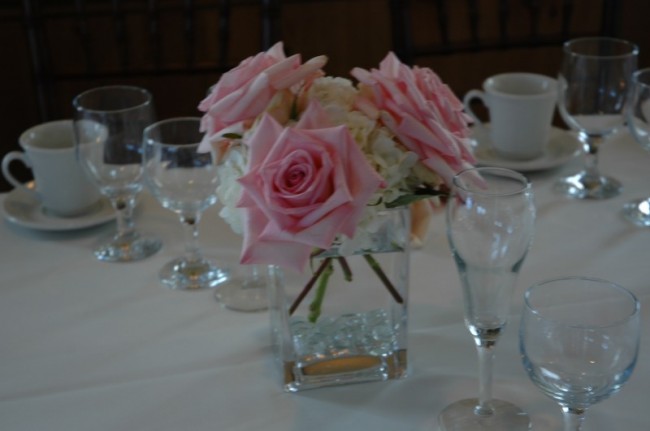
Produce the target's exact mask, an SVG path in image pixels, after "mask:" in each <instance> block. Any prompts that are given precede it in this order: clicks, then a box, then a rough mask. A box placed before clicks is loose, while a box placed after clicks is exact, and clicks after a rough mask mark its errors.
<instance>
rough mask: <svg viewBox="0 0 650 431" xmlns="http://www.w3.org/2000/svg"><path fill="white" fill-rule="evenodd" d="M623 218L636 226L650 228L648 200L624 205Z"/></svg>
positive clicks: (649, 205) (649, 204)
mask: <svg viewBox="0 0 650 431" xmlns="http://www.w3.org/2000/svg"><path fill="white" fill-rule="evenodd" d="M623 216H624V217H625V218H626V219H628V220H629V221H631V222H632V223H634V224H635V225H637V226H643V227H645V226H650V198H645V199H638V200H635V201H632V202H628V203H626V204H625V205H624V206H623Z"/></svg>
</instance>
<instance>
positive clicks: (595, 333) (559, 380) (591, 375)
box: [519, 277, 640, 431]
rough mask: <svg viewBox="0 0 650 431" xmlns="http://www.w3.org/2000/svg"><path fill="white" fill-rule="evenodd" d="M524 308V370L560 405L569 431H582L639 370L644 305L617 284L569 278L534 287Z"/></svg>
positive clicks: (522, 347) (527, 297) (522, 339)
mask: <svg viewBox="0 0 650 431" xmlns="http://www.w3.org/2000/svg"><path fill="white" fill-rule="evenodd" d="M524 303H525V305H524V311H523V315H522V319H521V325H520V331H519V346H520V350H521V355H522V360H523V364H524V368H525V369H526V371H527V372H528V375H529V376H530V378H531V380H532V381H533V383H534V384H535V385H537V387H538V388H539V389H541V390H542V392H543V393H544V394H545V395H547V396H548V397H550V398H552V399H554V400H555V401H557V402H558V403H559V404H560V406H561V408H562V412H563V417H564V430H565V431H578V430H580V427H581V425H582V423H583V421H584V417H585V413H586V411H587V409H588V408H589V407H590V406H592V405H593V404H595V403H597V402H599V401H601V400H604V399H606V398H608V397H609V396H611V395H612V394H614V393H616V392H618V391H619V390H620V389H621V387H622V386H623V385H624V384H625V382H626V381H627V380H628V379H629V378H630V376H631V374H632V371H633V370H634V366H635V364H636V360H637V356H638V351H639V326H640V323H639V321H640V312H639V309H640V306H639V302H638V300H637V299H636V297H635V296H634V295H633V294H632V293H631V292H629V291H627V290H626V289H624V288H622V287H620V286H618V285H616V284H614V283H611V282H608V281H605V280H598V279H590V278H586V277H568V278H558V279H554V280H549V281H545V282H542V283H539V284H536V285H534V286H532V287H530V288H529V289H528V290H527V291H526V293H525V295H524Z"/></svg>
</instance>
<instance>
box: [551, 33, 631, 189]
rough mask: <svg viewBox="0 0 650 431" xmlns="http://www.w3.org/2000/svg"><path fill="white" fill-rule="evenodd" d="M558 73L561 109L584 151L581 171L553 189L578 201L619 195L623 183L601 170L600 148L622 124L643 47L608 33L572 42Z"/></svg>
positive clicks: (559, 182)
mask: <svg viewBox="0 0 650 431" xmlns="http://www.w3.org/2000/svg"><path fill="white" fill-rule="evenodd" d="M563 49H564V57H563V61H562V66H561V69H560V73H559V76H558V110H559V111H560V114H561V116H562V119H563V120H564V122H565V123H566V124H567V125H568V126H569V127H570V128H571V129H573V130H576V131H577V132H578V137H579V138H580V140H581V141H582V143H583V147H584V151H585V167H584V169H583V170H582V171H580V172H578V173H576V174H573V175H570V176H567V177H564V178H561V179H560V180H559V181H558V182H557V183H556V184H555V189H556V190H557V191H559V192H560V193H562V194H565V195H567V196H570V197H573V198H578V199H586V198H590V199H606V198H610V197H613V196H616V195H617V194H618V193H619V192H620V189H621V183H620V182H619V181H618V180H616V179H614V178H611V177H607V176H604V175H602V174H601V173H600V172H599V170H598V149H599V147H600V145H601V144H602V143H603V141H604V140H605V139H606V138H607V136H609V135H611V134H613V133H614V132H616V131H617V130H619V129H620V128H621V127H622V126H623V124H624V110H625V105H626V99H627V96H628V94H629V87H630V84H631V79H632V73H633V72H634V71H635V70H636V64H637V56H638V53H639V49H638V48H637V46H636V45H634V44H633V43H630V42H628V41H625V40H621V39H613V38H607V37H590V38H580V39H573V40H569V41H568V42H566V43H565V44H564V48H563Z"/></svg>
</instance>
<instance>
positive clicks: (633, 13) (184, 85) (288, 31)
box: [0, 0, 650, 191]
mask: <svg viewBox="0 0 650 431" xmlns="http://www.w3.org/2000/svg"><path fill="white" fill-rule="evenodd" d="M173 1H174V0H168V1H167V2H168V3H169V2H173ZM206 1H207V0H206ZM159 2H160V3H165V1H164V0H159ZM44 3H46V4H49V6H52V5H54V6H56V5H57V4H61V5H65V4H70V3H74V2H70V1H66V0H51V1H44ZM96 3H102V1H101V0H97V2H96ZM104 3H108V4H110V3H111V2H104ZM127 3H134V4H135V3H138V2H137V1H130V2H129V1H127ZM139 3H141V4H146V3H147V2H146V1H141V2H139ZM197 3H201V1H200V0H198V1H197ZM411 3H412V6H413V9H414V14H413V26H414V27H413V30H414V31H413V38H414V41H415V42H416V43H418V44H422V45H426V44H435V43H439V42H440V41H439V40H438V39H439V32H438V31H437V30H438V26H439V24H440V23H439V21H437V18H436V11H435V10H434V9H433V8H434V7H433V4H434V3H436V2H432V1H429V2H426V1H423V0H420V1H414V2H411ZM469 3H472V2H467V1H461V0H457V1H456V0H452V1H448V2H447V4H448V5H449V8H450V10H449V15H448V22H447V24H448V26H449V29H450V33H449V34H450V37H451V39H452V42H453V41H454V40H456V41H460V42H462V41H463V40H465V39H467V37H468V32H469V29H468V28H467V24H466V22H467V20H466V19H465V15H466V14H467V4H469ZM475 3H476V4H479V10H478V12H479V16H480V19H481V27H480V29H481V30H480V35H479V36H480V37H482V38H495V37H496V35H497V33H498V23H497V20H496V18H495V17H496V13H497V12H498V8H497V5H498V3H499V2H497V1H496V0H486V1H478V2H475ZM531 3H536V4H538V5H541V6H540V7H539V9H538V11H539V14H540V16H539V17H538V18H539V28H538V31H539V33H540V34H542V35H544V34H547V33H548V34H554V33H557V32H558V26H559V25H560V21H561V18H562V14H561V12H562V11H561V1H560V0H546V1H542V0H540V1H535V2H531V1H529V0H511V1H510V5H511V6H512V8H511V10H510V13H509V15H508V21H507V26H508V31H509V33H510V34H512V35H517V34H522V35H524V34H526V33H527V32H529V31H530V26H531V22H530V13H529V12H530V8H529V7H527V5H529V4H531ZM573 4H574V6H575V10H576V12H575V13H574V14H573V16H572V22H573V29H574V30H573V31H579V32H590V31H594V32H595V31H597V30H598V28H599V26H600V25H601V20H602V16H601V10H600V2H599V1H597V0H575V1H574V2H573ZM618 6H619V8H620V9H619V10H618V12H617V13H618V17H617V35H618V36H619V37H622V38H626V39H628V40H631V41H634V42H636V43H637V44H638V45H639V46H640V53H641V54H640V58H639V66H640V67H647V66H650V30H649V27H648V19H647V17H648V16H650V2H648V1H647V0H621V1H620V2H618ZM203 15H204V16H199V17H198V18H197V21H196V22H197V34H198V37H197V38H196V43H197V49H196V55H198V56H203V57H205V59H206V61H209V60H210V59H211V58H212V57H213V56H216V55H217V52H218V50H219V47H218V41H217V38H216V37H215V33H214V31H215V30H214V29H215V28H216V27H217V21H218V16H217V15H216V14H214V13H212V12H206V13H205V14H203ZM259 16H260V11H259V8H258V7H257V6H256V5H255V2H253V1H250V0H248V1H247V0H240V1H233V7H232V10H231V32H230V41H229V44H228V46H229V52H228V60H229V62H230V63H232V64H236V63H237V62H238V61H240V60H241V59H243V58H245V57H247V56H250V55H252V54H255V53H256V52H258V51H259V50H260V42H259V41H260V32H261V30H260V18H259ZM161 19H162V21H161V23H162V26H163V27H164V28H167V29H174V28H176V30H175V31H172V32H171V34H172V36H170V37H169V38H167V39H166V40H165V42H164V43H165V46H164V47H163V48H164V49H163V50H162V52H164V53H165V55H164V58H163V61H166V62H170V63H173V62H174V61H177V60H178V59H176V58H175V56H176V55H177V54H178V53H179V52H180V51H181V42H180V41H179V40H177V39H175V36H173V35H174V34H176V35H178V34H179V33H181V32H182V25H183V19H182V15H177V16H173V15H171V14H170V15H169V16H161ZM277 22H278V24H279V27H278V32H277V34H278V35H279V37H280V38H281V39H282V40H283V41H284V42H285V47H286V51H287V54H292V53H301V54H302V56H303V59H307V58H310V57H312V56H315V55H320V54H326V55H328V57H329V58H330V60H329V63H328V65H327V67H326V70H327V72H328V73H330V74H334V75H341V76H347V75H348V72H349V70H350V69H351V68H353V67H355V66H361V67H364V68H369V67H374V66H376V65H377V64H378V62H379V61H380V60H381V59H382V58H383V57H384V56H385V55H386V53H387V52H388V51H389V50H391V49H394V46H393V39H392V30H391V11H390V8H389V1H388V0H339V1H336V0H321V1H316V0H304V1H301V0H289V1H285V2H283V4H282V9H281V12H280V14H279V16H278V17H277ZM71 25H72V23H71V21H66V20H65V18H60V19H55V20H54V22H53V24H51V25H50V26H49V27H48V30H47V34H46V39H47V45H48V47H49V48H50V50H51V53H52V55H51V60H52V65H53V67H54V68H55V69H57V70H59V71H71V72H74V71H75V69H79V70H82V68H81V66H80V51H79V49H80V48H79V40H78V39H79V38H78V37H76V38H75V36H74V32H73V31H71V30H70V29H71ZM107 25H108V24H107V23H103V22H101V20H98V21H97V22H96V23H94V24H93V25H91V26H90V27H91V28H90V29H89V32H90V35H91V36H92V38H91V39H92V40H95V41H100V42H102V43H103V44H104V45H101V44H100V46H99V47H98V48H96V52H95V56H96V60H97V61H98V62H99V65H100V67H105V68H108V69H111V67H113V66H112V65H111V64H112V63H115V62H117V61H118V58H117V55H116V53H115V50H114V49H113V47H112V46H111V45H110V41H111V39H110V37H109V36H106V37H103V36H102V32H106V33H108V31H107V30H108V27H106V28H103V26H107ZM132 25H133V26H134V27H135V32H136V33H138V31H140V35H139V36H137V35H136V37H134V39H133V40H132V42H131V43H132V49H131V50H130V55H131V56H132V57H133V59H134V61H136V62H137V61H139V60H141V59H142V58H144V57H145V55H144V52H145V46H146V45H147V43H148V42H147V38H146V31H147V28H146V22H144V21H143V22H142V23H138V22H137V21H135V22H134V23H132ZM175 26H176V27H175ZM138 28H140V30H138ZM0 40H1V41H2V42H1V43H0V59H1V63H0V66H1V67H0V82H1V83H2V84H3V91H2V96H0V157H1V156H2V155H4V154H5V153H6V152H8V151H11V150H14V149H17V148H18V145H17V139H18V136H19V135H20V133H21V132H22V131H24V130H25V129H27V128H28V127H30V126H32V125H34V124H37V123H39V122H40V121H42V117H41V114H40V113H39V108H38V103H37V94H36V92H35V85H34V69H33V65H32V62H31V56H30V49H29V43H28V37H27V31H26V26H25V21H24V16H23V6H22V2H21V0H3V2H2V3H1V4H0ZM560 58H561V50H560V44H559V43H558V44H557V45H551V46H545V47H535V48H524V47H522V48H516V49H507V50H506V49H489V50H459V51H457V52H456V51H453V50H452V51H450V52H447V53H442V54H438V55H429V56H423V57H420V58H417V59H415V61H414V62H415V63H416V64H419V65H422V66H430V67H432V68H433V69H434V70H435V71H436V72H437V73H438V74H439V75H440V76H441V78H442V79H443V80H444V81H445V82H447V83H448V84H449V85H450V86H451V88H452V89H453V90H454V91H455V92H456V94H457V95H458V96H459V97H460V96H462V95H463V94H464V93H465V92H466V91H468V90H469V89H471V88H477V87H479V86H480V85H481V82H482V81H483V80H484V79H485V78H486V77H487V76H489V75H492V74H495V73H500V72H505V71H531V72H538V73H544V74H547V75H551V76H555V75H556V73H557V68H558V66H559V62H560ZM143 61H144V60H143ZM115 70H117V69H115ZM218 76H219V74H218V73H216V72H214V73H211V72H206V73H201V74H196V73H193V74H187V75H184V74H182V73H175V74H163V75H152V76H145V75H140V76H131V77H129V78H124V77H119V75H118V74H115V75H114V76H110V77H104V78H102V79H90V78H89V79H83V78H82V79H75V80H72V81H67V82H58V83H54V85H53V86H52V91H51V96H52V98H51V102H50V105H51V110H50V115H51V118H52V119H59V118H69V117H70V116H71V105H70V102H71V99H72V98H73V97H74V95H76V94H78V93H79V92H81V91H83V90H85V89H87V88H91V87H93V86H96V85H102V84H108V83H129V84H135V85H141V86H144V87H146V88H148V89H150V90H151V91H152V92H153V94H154V97H155V100H156V106H157V111H158V117H159V118H167V117H172V116H179V115H197V114H198V112H197V110H196V105H197V104H198V102H199V101H200V100H201V99H202V97H203V96H204V95H205V92H206V90H207V89H208V87H209V86H210V85H211V84H213V83H214V82H216V80H217V79H218ZM6 190H9V186H8V185H7V184H6V183H5V182H4V180H3V179H1V178H0V191H6Z"/></svg>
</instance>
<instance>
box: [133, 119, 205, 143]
mask: <svg viewBox="0 0 650 431" xmlns="http://www.w3.org/2000/svg"><path fill="white" fill-rule="evenodd" d="M170 123H196V124H198V125H199V127H200V126H201V117H192V116H184V117H173V118H166V119H164V120H160V121H156V122H155V123H152V124H150V125H148V126H147V127H145V128H144V131H143V132H142V136H143V140H144V143H145V144H149V145H159V146H161V147H181V146H182V147H191V146H196V147H198V146H199V145H201V142H202V141H203V139H202V138H201V140H199V141H198V142H186V143H181V144H174V143H168V142H161V141H158V140H155V139H152V138H150V137H149V134H150V133H151V131H152V130H153V129H157V128H159V127H162V126H165V125H167V124H170ZM197 132H199V133H200V129H197ZM203 136H205V134H203Z"/></svg>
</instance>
